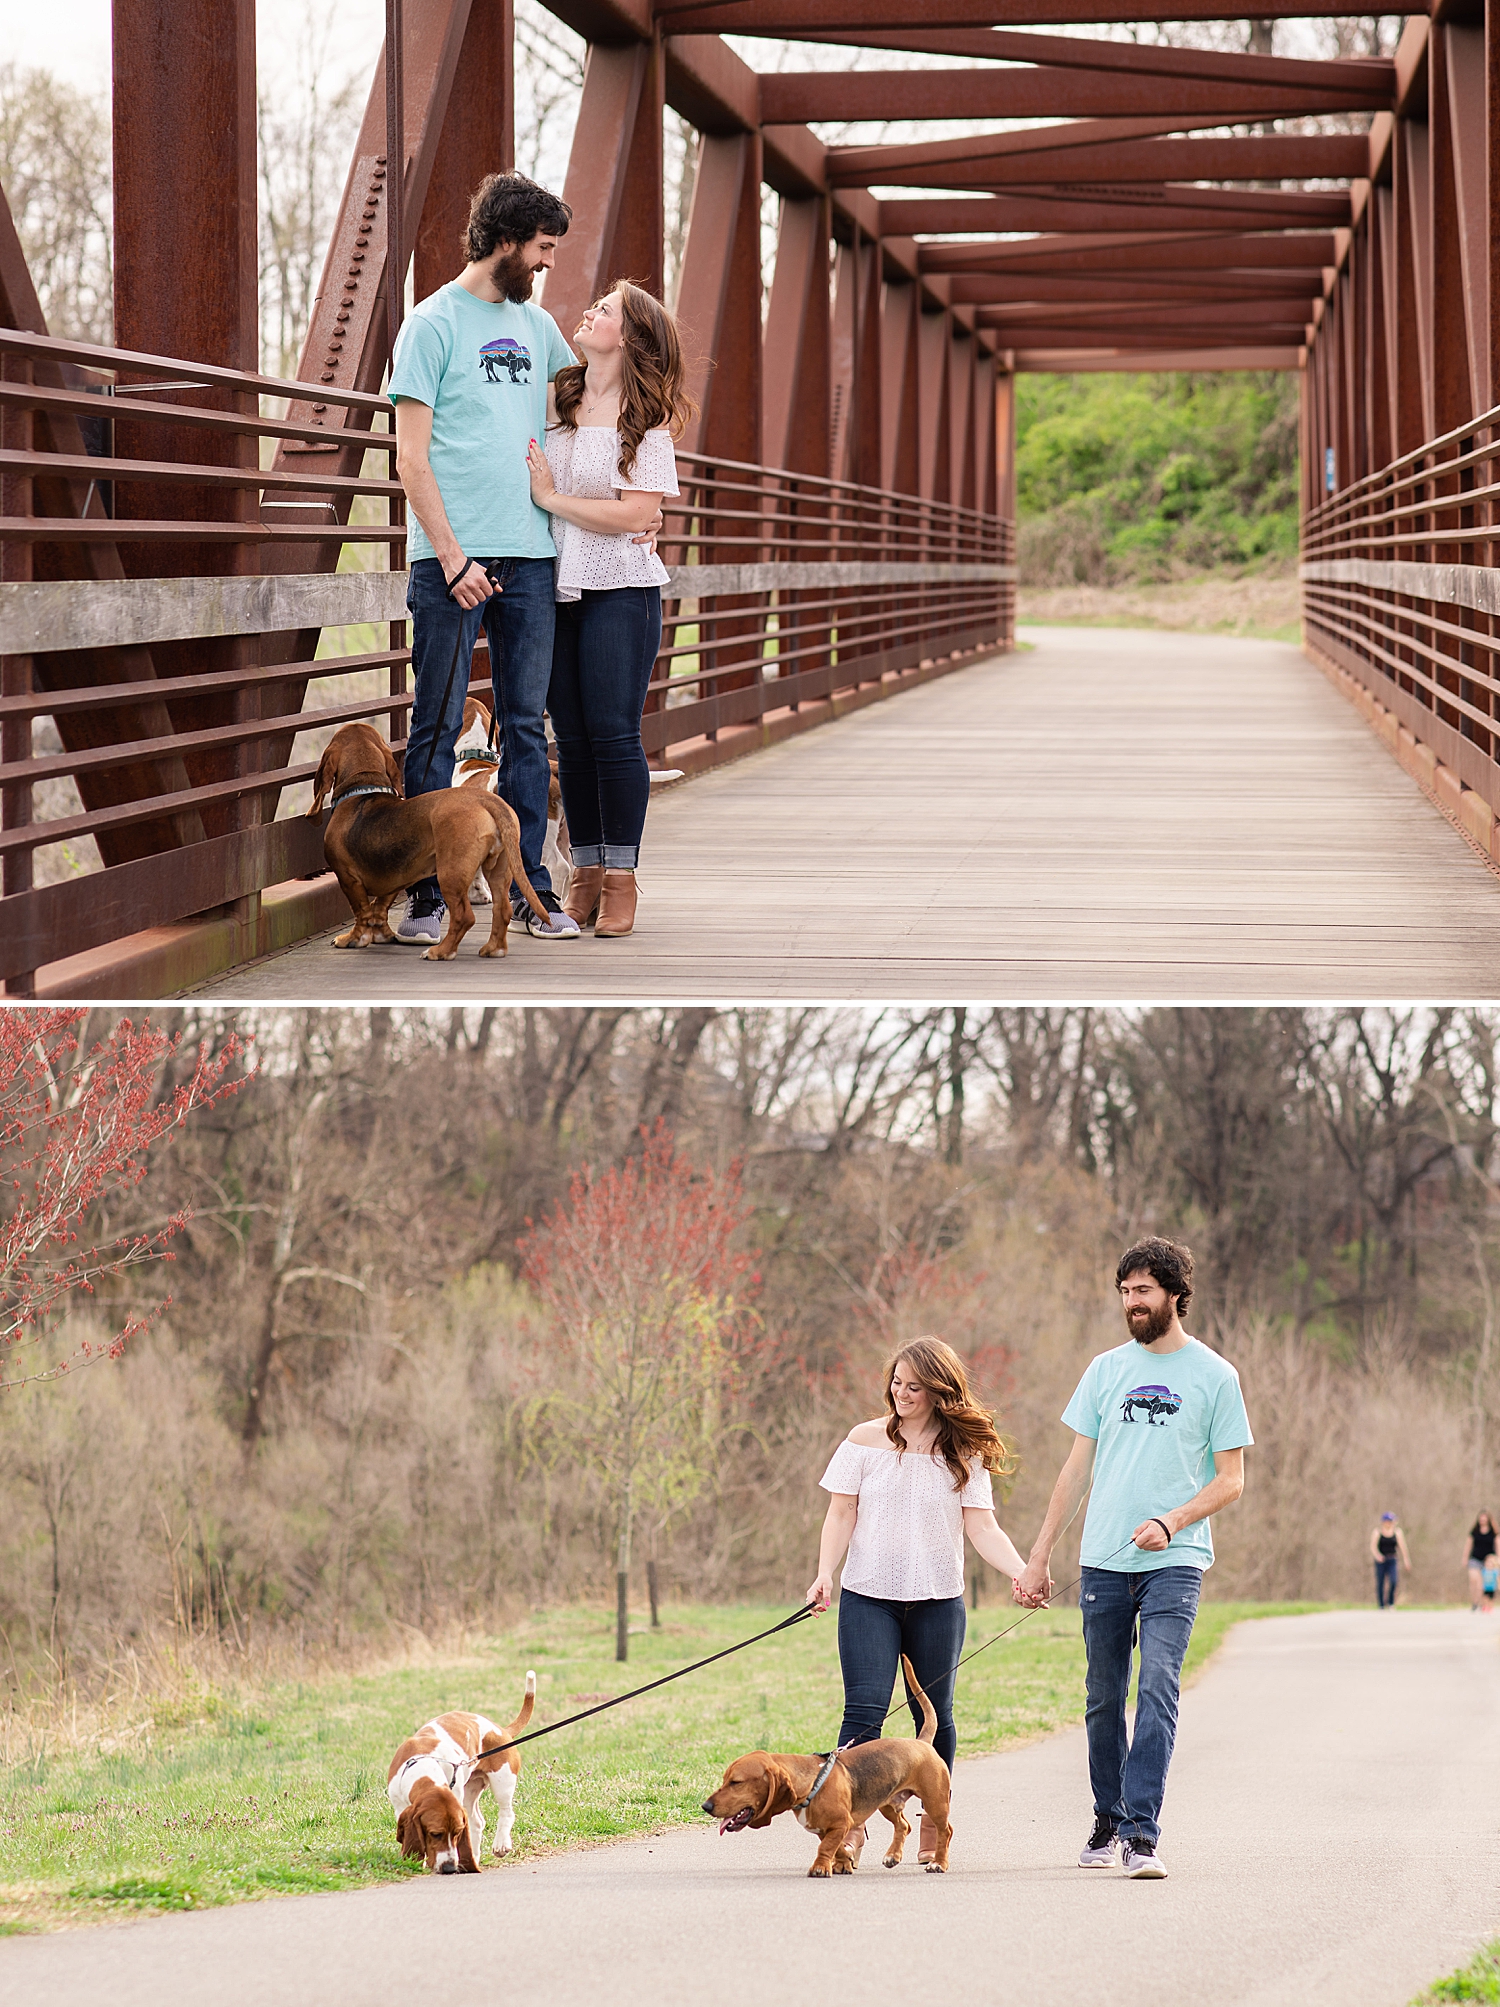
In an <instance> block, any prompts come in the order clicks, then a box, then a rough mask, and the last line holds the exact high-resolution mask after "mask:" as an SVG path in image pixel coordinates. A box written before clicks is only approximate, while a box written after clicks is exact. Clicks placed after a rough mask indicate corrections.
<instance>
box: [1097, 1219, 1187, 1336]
mask: <svg viewBox="0 0 1500 2007" xmlns="http://www.w3.org/2000/svg"><path fill="white" fill-rule="evenodd" d="M1142 1269H1144V1270H1145V1272H1146V1274H1147V1275H1149V1276H1150V1278H1151V1280H1152V1281H1153V1282H1154V1283H1156V1284H1157V1285H1158V1287H1160V1288H1162V1289H1164V1290H1165V1291H1166V1292H1167V1294H1168V1296H1175V1297H1176V1298H1177V1314H1178V1316H1179V1317H1180V1316H1181V1315H1182V1314H1183V1312H1184V1311H1185V1310H1186V1309H1187V1307H1188V1305H1189V1304H1190V1303H1191V1302H1192V1300H1193V1251H1192V1249H1191V1248H1190V1247H1184V1246H1183V1245H1182V1244H1181V1242H1180V1241H1175V1240H1163V1239H1161V1237H1160V1236H1159V1235H1157V1234H1148V1235H1147V1237H1146V1239H1145V1240H1138V1241H1137V1242H1136V1243H1135V1245H1134V1247H1127V1248H1126V1250H1125V1252H1124V1253H1123V1254H1122V1255H1121V1256H1120V1260H1119V1263H1118V1265H1117V1267H1116V1269H1115V1288H1116V1289H1118V1288H1119V1287H1120V1285H1121V1284H1122V1283H1123V1282H1124V1280H1125V1278H1126V1276H1127V1275H1136V1274H1138V1273H1139V1272H1140V1271H1141V1270H1142Z"/></svg>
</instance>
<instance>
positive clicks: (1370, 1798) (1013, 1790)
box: [0, 1610, 1500, 2007]
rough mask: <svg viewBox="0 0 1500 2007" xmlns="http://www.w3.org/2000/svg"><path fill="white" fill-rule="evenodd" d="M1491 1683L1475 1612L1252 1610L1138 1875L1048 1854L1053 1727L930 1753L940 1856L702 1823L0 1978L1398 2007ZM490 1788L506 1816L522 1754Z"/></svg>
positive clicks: (159, 1993) (773, 2006) (114, 2004)
mask: <svg viewBox="0 0 1500 2007" xmlns="http://www.w3.org/2000/svg"><path fill="white" fill-rule="evenodd" d="M1497 1703H1500V1620H1494V1619H1489V1620H1486V1619H1483V1618H1473V1617H1471V1616H1470V1615H1469V1614H1468V1613H1467V1612H1452V1613H1449V1612H1426V1611H1405V1610H1398V1611H1394V1612H1390V1613H1387V1614H1381V1613H1377V1612H1376V1611H1374V1610H1369V1611H1343V1612H1338V1613H1334V1614H1329V1615H1324V1616H1314V1617H1290V1618H1268V1619H1264V1620H1261V1621H1257V1622H1254V1623H1249V1624H1245V1625H1243V1626H1241V1627H1240V1628H1239V1629H1238V1630H1236V1631H1235V1632H1234V1633H1233V1634H1232V1635H1231V1636H1230V1638H1229V1640H1228V1641H1227V1643H1226V1644H1225V1645H1224V1646H1223V1647H1222V1649H1221V1650H1220V1652H1219V1654H1218V1655H1217V1657H1216V1658H1215V1659H1214V1660H1213V1662H1212V1663H1211V1664H1210V1666H1209V1668H1208V1670H1207V1672H1206V1673H1205V1675H1204V1677H1203V1679H1202V1680H1201V1682H1200V1683H1199V1684H1198V1685H1196V1686H1195V1687H1193V1688H1192V1689H1191V1690H1190V1691H1189V1693H1188V1695H1187V1697H1186V1700H1185V1703H1184V1707H1183V1714H1182V1724H1181V1731H1180V1734H1179V1738H1178V1744H1177V1754H1176V1759H1175V1761H1174V1764H1173V1769H1172V1776H1171V1780H1170V1783H1169V1787H1168V1794H1167V1803H1166V1808H1165V1814H1164V1824H1165V1830H1164V1834H1163V1840H1162V1848H1161V1852H1162V1858H1163V1860H1164V1861H1165V1862H1166V1863H1167V1865H1168V1866H1169V1867H1170V1869H1171V1871H1172V1872H1171V1878H1170V1879H1169V1880H1168V1881H1165V1882H1129V1881H1126V1880H1125V1879H1124V1878H1123V1877H1122V1876H1120V1875H1119V1874H1116V1873H1092V1874H1086V1873H1084V1872H1082V1871H1081V1870H1080V1869H1078V1868H1076V1867H1074V1866H1073V1865H1072V1862H1073V1860H1074V1858H1075V1856H1076V1854H1077V1850H1078V1848H1079V1846H1080V1845H1081V1843H1082V1841H1083V1839H1084V1837H1085V1834H1086V1832H1087V1828H1088V1823H1089V1820H1088V1787H1087V1780H1086V1771H1085V1762H1084V1746H1083V1737H1082V1733H1081V1731H1079V1730H1070V1731H1068V1732H1067V1733H1065V1734H1062V1735H1058V1736H1054V1737H1052V1738H1051V1739H1049V1740H1048V1741H1045V1742H1040V1743H1036V1744H1033V1745H1032V1746H1031V1747H1029V1748H1026V1749H1021V1750H1018V1751H1015V1752H1014V1753H1012V1754H1010V1755H1005V1756H993V1757H987V1758H982V1759H979V1760H977V1761H975V1762H972V1763H965V1762H963V1761H962V1759H960V1763H959V1768H958V1773H957V1780H956V1785H955V1791H954V1820H955V1838H954V1849H953V1870H952V1872H951V1873H950V1874H949V1875H948V1876H947V1877H946V1878H945V1879H939V1878H937V1877H936V1876H930V1875H926V1874H923V1873H921V1872H920V1871H919V1870H918V1869H917V1868H916V1867H915V1866H913V1865H907V1866H905V1867H903V1868H902V1869H901V1870H899V1871H898V1872H896V1873H887V1872H885V1871H883V1870H882V1869H881V1868H880V1867H879V1866H878V1865H877V1864H875V1863H874V1862H873V1861H872V1862H871V1864H870V1865H869V1866H867V1867H865V1868H863V1869H862V1870H861V1871H860V1873H859V1874H858V1875H856V1876H854V1877H853V1878H845V1879H841V1880H835V1881H832V1882H813V1881H809V1880H807V1878H806V1870H807V1866H808V1863H809V1861H810V1859H811V1857H812V1853H813V1851H814V1848H813V1844H812V1842H811V1840H810V1839H809V1838H808V1836H807V1834H805V1833H804V1832H802V1831H801V1830H800V1828H798V1827H796V1826H795V1825H793V1823H792V1822H791V1820H790V1819H779V1820H777V1821H776V1822H775V1823H774V1824H773V1825H772V1826H771V1827H770V1828H769V1829H768V1830H767V1831H766V1832H763V1833H745V1834H740V1835H736V1836H734V1837H732V1838H727V1839H722V1840H721V1839H720V1838H719V1837H718V1836H717V1834H716V1833H715V1831H714V1830H713V1828H712V1826H711V1825H710V1824H709V1822H708V1821H707V1820H705V1821H704V1822H703V1824H702V1825H701V1826H700V1827H695V1828H687V1829H682V1830H679V1831H674V1832H671V1833H668V1834H666V1835H663V1836H661V1837H659V1838H657V1839H654V1840H649V1841H647V1840H641V1841H632V1842H631V1843H629V1844H628V1845H622V1846H614V1847H607V1848H600V1849H597V1850H594V1851H590V1852H584V1853H575V1854H565V1855H559V1856H556V1857H554V1858H552V1859H550V1860H544V1861H542V1862H540V1863H538V1864H537V1865H536V1866H534V1867H526V1866H524V1865H517V1866H515V1867H510V1868H501V1869H497V1870H495V1871H492V1872H486V1873H485V1874H483V1875H482V1876H480V1877H478V1878H477V1879H476V1878H474V1877H472V1876H468V1877H463V1878H458V1879H449V1880H442V1879H439V1878H437V1877H430V1878H424V1879H421V1880H415V1881H411V1882H407V1883H405V1884H402V1885H399V1886H396V1887H391V1888H384V1889H368V1890H361V1891H358V1892H356V1893H353V1894H349V1895H334V1896H303V1897H295V1898H287V1899H283V1900H278V1901H271V1902H263V1903H252V1904H245V1905H243V1906H242V1907H240V1908H237V1909H228V1910H216V1911H208V1912H203V1913H200V1914H197V1915H189V1916H169V1917H160V1918H153V1919H151V1920H149V1921H146V1922H141V1923H137V1924H133V1925H124V1926H111V1927H107V1928H104V1929H97V1930H83V1931H77V1932H73V1933H71V1934H67V1935H58V1936H54V1937H49V1938H31V1939H26V1938H14V1939H10V1940H8V1941H3V1942H0V1996H3V1997H5V1998H7V1999H11V2000H17V2001H19V2000H23V1999H26V2000H34V2001H45V2002H46V2003H47V2007H98V2003H100V2002H101V2001H107V2002H108V2003H109V2007H161V2003H162V2001H163V2000H182V2001H192V2002H193V2003H194V2007H252V2003H253V2007H268V2003H275V2002H281V2001H293V2000H301V2001H310V2002H316V2003H317V2007H386V2003H390V2007H411V2003H412V2001H413V2000H415V1999H418V1998H421V1999H431V1998H443V1999H449V1998H451V1999H458V1998H461V1997H467V1996H468V1995H469V1994H470V1992H471V1991H473V1992H474V1993H475V1997H478V1998H483V1999H491V1998H493V1999H494V2000H496V2001H501V2002H517V2003H522V2002H524V2003H545V2007H599V2003H601V2002H607V2003H608V2007H705V2003H708V2007H785V2003H787V2002H789V2001H800V2000H809V2001H817V2000H824V1999H827V2000H833V2001H837V2002H840V2003H843V2002H846V2001H856V2000H883V1999H886V1998H888V1997H889V1996H890V1995H891V1994H892V1993H893V1992H894V1991H896V1990H897V1989H899V1990H900V1991H901V1992H903V1993H905V1994H909V1995H913V1996H915V1995H917V1994H920V1996H921V1997H922V1998H923V1999H928V2000H953V2001H965V2002H972V2003H975V2007H989V2003H996V2007H1001V2003H1003V2007H1058V2003H1064V2002H1065V2003H1067V2007H1201V2003H1202V2002H1204V2001H1213V2002H1215V2003H1216V2007H1405V2003H1406V2002H1408V2001H1409V2000H1410V1999H1411V1998H1412V1996H1413V1995H1414V1994H1415V1993H1417V1992H1418V1991H1419V1990H1420V1989H1421V1988H1422V1987H1423V1986H1424V1985H1426V1984H1427V1983H1428V1982H1430V1981H1431V1980H1432V1979H1434V1978H1437V1977H1439V1976H1440V1975H1442V1974H1443V1973H1445V1972H1447V1971H1449V1970H1450V1969H1451V1968H1452V1967H1454V1966H1455V1965H1458V1964H1460V1963H1461V1962H1463V1960H1464V1959H1465V1958H1466V1957H1467V1956H1468V1955H1469V1953H1470V1952H1471V1951H1472V1950H1473V1948H1474V1947H1475V1946H1476V1945H1477V1944H1478V1943H1479V1942H1480V1941H1481V1940H1482V1939H1484V1938H1486V1937H1488V1936H1491V1935H1494V1934H1496V1933H1497V1932H1500V1832H1497V1818H1496V1810H1495V1808H1496V1806H1497V1805H1500V1705H1497ZM959 1718H960V1723H961V1722H962V1690H961V1689H960V1717H959ZM713 1781H716V1780H712V1779H707V1778H705V1780H704V1783H705V1788H707V1786H708V1784H709V1783H710V1782H713ZM518 1804H519V1819H520V1824H521V1825H522V1826H523V1827H524V1824H525V1819H526V1784H525V1778H524V1775H523V1777H522V1782H521V1790H520V1796H519V1800H518ZM876 1823H877V1825H879V1824H882V1823H883V1822H880V1821H877V1822H876ZM868 1858H869V1857H868V1856H867V1859H868Z"/></svg>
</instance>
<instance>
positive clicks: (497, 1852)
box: [490, 1840, 515, 1861]
mask: <svg viewBox="0 0 1500 2007" xmlns="http://www.w3.org/2000/svg"><path fill="white" fill-rule="evenodd" d="M514 1851H515V1849H514V1848H513V1847H512V1846H511V1844H510V1841H509V1840H507V1841H506V1843H505V1845H504V1846H503V1847H502V1846H501V1844H500V1842H499V1841H498V1840H497V1841H496V1842H495V1844H494V1846H493V1847H491V1848H490V1852H491V1853H492V1854H493V1855H494V1857H495V1859H496V1860H497V1861H503V1860H504V1859H505V1856H506V1855H507V1854H510V1853H514Z"/></svg>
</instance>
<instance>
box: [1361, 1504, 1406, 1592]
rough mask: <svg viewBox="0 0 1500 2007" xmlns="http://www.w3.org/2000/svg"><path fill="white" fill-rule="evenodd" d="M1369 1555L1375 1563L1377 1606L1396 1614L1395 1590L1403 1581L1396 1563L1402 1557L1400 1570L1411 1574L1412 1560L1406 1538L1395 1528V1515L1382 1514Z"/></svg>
mask: <svg viewBox="0 0 1500 2007" xmlns="http://www.w3.org/2000/svg"><path fill="white" fill-rule="evenodd" d="M1370 1554H1371V1558H1372V1559H1373V1560H1374V1563H1375V1603H1376V1607H1377V1608H1378V1609H1382V1610H1394V1609H1395V1607H1396V1588H1397V1584H1398V1582H1399V1580H1400V1570H1399V1569H1398V1567H1397V1565H1396V1562H1397V1557H1398V1556H1399V1557H1400V1561H1401V1566H1402V1567H1404V1568H1405V1569H1406V1572H1407V1573H1408V1574H1410V1573H1411V1556H1410V1555H1409V1554H1408V1553H1407V1551H1406V1535H1405V1534H1404V1533H1403V1532H1402V1531H1401V1528H1400V1527H1399V1526H1398V1525H1397V1524H1396V1515H1395V1513H1394V1512H1382V1513H1381V1515H1380V1524H1379V1525H1378V1526H1377V1527H1376V1528H1375V1531H1374V1532H1373V1533H1372V1534H1371V1535H1370Z"/></svg>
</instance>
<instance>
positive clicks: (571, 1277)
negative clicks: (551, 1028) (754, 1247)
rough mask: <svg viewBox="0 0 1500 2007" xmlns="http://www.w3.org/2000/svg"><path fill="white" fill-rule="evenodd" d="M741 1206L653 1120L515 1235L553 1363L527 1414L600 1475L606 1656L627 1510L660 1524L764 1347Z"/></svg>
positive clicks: (745, 1209) (622, 1630)
mask: <svg viewBox="0 0 1500 2007" xmlns="http://www.w3.org/2000/svg"><path fill="white" fill-rule="evenodd" d="M749 1212H750V1206H749V1202H748V1201H747V1200H746V1198H745V1196H744V1193H743V1191H742V1190H741V1187H740V1181H739V1172H738V1168H737V1167H731V1169H730V1170H729V1171H727V1172H725V1173H723V1174H722V1175H716V1174H715V1173H714V1172H712V1171H706V1170H702V1169H700V1168H698V1167H697V1166H695V1165H694V1164H693V1163H691V1162H690V1160H689V1159H688V1158H687V1157H685V1156H681V1155H679V1154H678V1152H677V1151H676V1149H675V1148H674V1146H673V1142H672V1137H671V1135H670V1133H669V1131H668V1130H667V1129H666V1128H665V1126H664V1125H662V1124H660V1123H658V1125H657V1127H656V1128H655V1130H654V1131H652V1132H651V1133H649V1134H646V1133H645V1132H643V1134H642V1149H641V1154H640V1156H639V1158H633V1159H631V1160H630V1161H629V1162H628V1163H626V1164H624V1165H622V1166H620V1167H618V1168H615V1169H611V1170H608V1171H605V1172H603V1173H602V1174H600V1175H598V1176H596V1175H595V1174H594V1173H593V1172H592V1171H591V1170H589V1169H587V1168H585V1169H584V1170H582V1171H580V1172H579V1173H578V1174H577V1175H576V1176H575V1177H574V1179H573V1181H572V1185H571V1188H570V1190H569V1193H568V1198H567V1202H566V1204H564V1205H559V1206H558V1207H557V1208H556V1210H555V1211H554V1213H553V1215H552V1217H551V1218H550V1219H547V1220H544V1221H542V1223H541V1224H540V1225H537V1226H532V1228H531V1232H530V1234H529V1235H528V1236H527V1238H526V1239H525V1240H523V1241H522V1243H521V1250H522V1272H523V1274H524V1275H525V1277H526V1280H527V1281H528V1282H529V1283H530V1284H531V1286H532V1288H533V1289H534V1290H535V1291H536V1293H537V1295H538V1296H539V1298H540V1299H541V1301H542V1304H543V1305H544V1307H545V1309H546V1310H547V1311H548V1313H549V1322H550V1324H551V1327H552V1336H553V1339H554V1343H555V1347H556V1354H557V1356H558V1357H559V1359H560V1361H561V1362H563V1363H564V1364H565V1366H566V1368H567V1371H566V1372H565V1373H564V1374H563V1375H560V1376H559V1378H558V1381H557V1384H556V1385H555V1386H554V1387H553V1388H552V1389H551V1390H550V1391H549V1392H548V1393H547V1394H546V1395H545V1396H544V1397H543V1400H542V1402H541V1403H539V1404H538V1409H539V1413H540V1412H541V1411H543V1410H544V1411H545V1412H546V1414H547V1416H548V1417H549V1418H550V1421H551V1423H552V1425H553V1427H555V1428H556V1429H558V1430H559V1431H561V1432H562V1433H564V1434H565V1435H566V1438H567V1442H568V1447H569V1448H570V1450H571V1451H572V1453H573V1454H574V1455H575V1456H576V1457H577V1458H578V1460H579V1461H580V1462H581V1463H583V1464H584V1465H586V1466H589V1467H592V1468H593V1469H594V1470H595V1471H596V1472H597V1473H598V1475H599V1476H600V1477H601V1478H602V1479H603V1481H604V1483H605V1486H606V1489H607V1490H608V1492H609V1495H610V1499H611V1504H612V1506H613V1509H614V1515H615V1522H616V1528H617V1534H618V1543H619V1552H618V1558H617V1564H616V1609H617V1622H618V1635H617V1639H616V1656H617V1657H618V1658H621V1659H623V1658H624V1657H625V1655H626V1649H627V1647H626V1635H627V1625H626V1617H625V1612H626V1595H627V1585H628V1579H629V1573H630V1549H631V1534H632V1528H633V1525H634V1522H635V1519H636V1517H637V1515H638V1514H642V1513H645V1514H647V1515H650V1516H652V1517H654V1518H655V1519H656V1521H657V1522H658V1523H664V1522H665V1520H666V1519H667V1518H669V1517H670V1516H671V1514H672V1513H674V1512H677V1511H680V1510H682V1509H683V1508H684V1507H685V1506H686V1505H688V1504H690V1503H691V1502H692V1500H693V1499H694V1498H695V1497H696V1496H697V1495H698V1493H699V1492H700V1491H701V1490H702V1488H703V1486H704V1485H705V1484H706V1483H707V1482H708V1480H709V1478H710V1476H711V1474H712V1469H713V1464H714V1461H715V1459H716V1458H717V1456H718V1455H719V1453H720V1449H721V1445H722V1441H723V1436H724V1433H725V1429H726V1426H727V1422H728V1416H729V1412H730V1408H731V1405H732V1402H733V1398H734V1395H735V1393H736V1391H737V1389H738V1387H739V1386H740V1385H741V1384H742V1381H743V1377H744V1375H745V1373H746V1371H747V1369H748V1367H749V1366H750V1364H751V1363H752V1361H753V1360H754V1359H755V1357H756V1355H757V1354H758V1353H759V1352H762V1351H763V1350H764V1349H765V1338H764V1333H763V1328H762V1327H761V1325H760V1324H759V1321H758V1320H757V1319H756V1318H754V1317H753V1315H752V1314H751V1313H750V1311H749V1309H748V1303H749V1299H750V1297H751V1296H752V1295H753V1293H754V1290H755V1288H756V1286H757V1285H758V1283H759V1280H760V1278H759V1276H758V1275H756V1274H755V1273H754V1271H753V1267H752V1261H751V1257H750V1256H749V1255H748V1254H746V1253H744V1252H743V1251H742V1250H741V1249H739V1247H738V1246H737V1244H736V1243H737V1241H738V1237H739V1234H740V1230H741V1228H742V1227H743V1226H744V1224H745V1221H746V1219H747V1218H748V1216H749ZM528 1225H530V1222H528Z"/></svg>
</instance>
